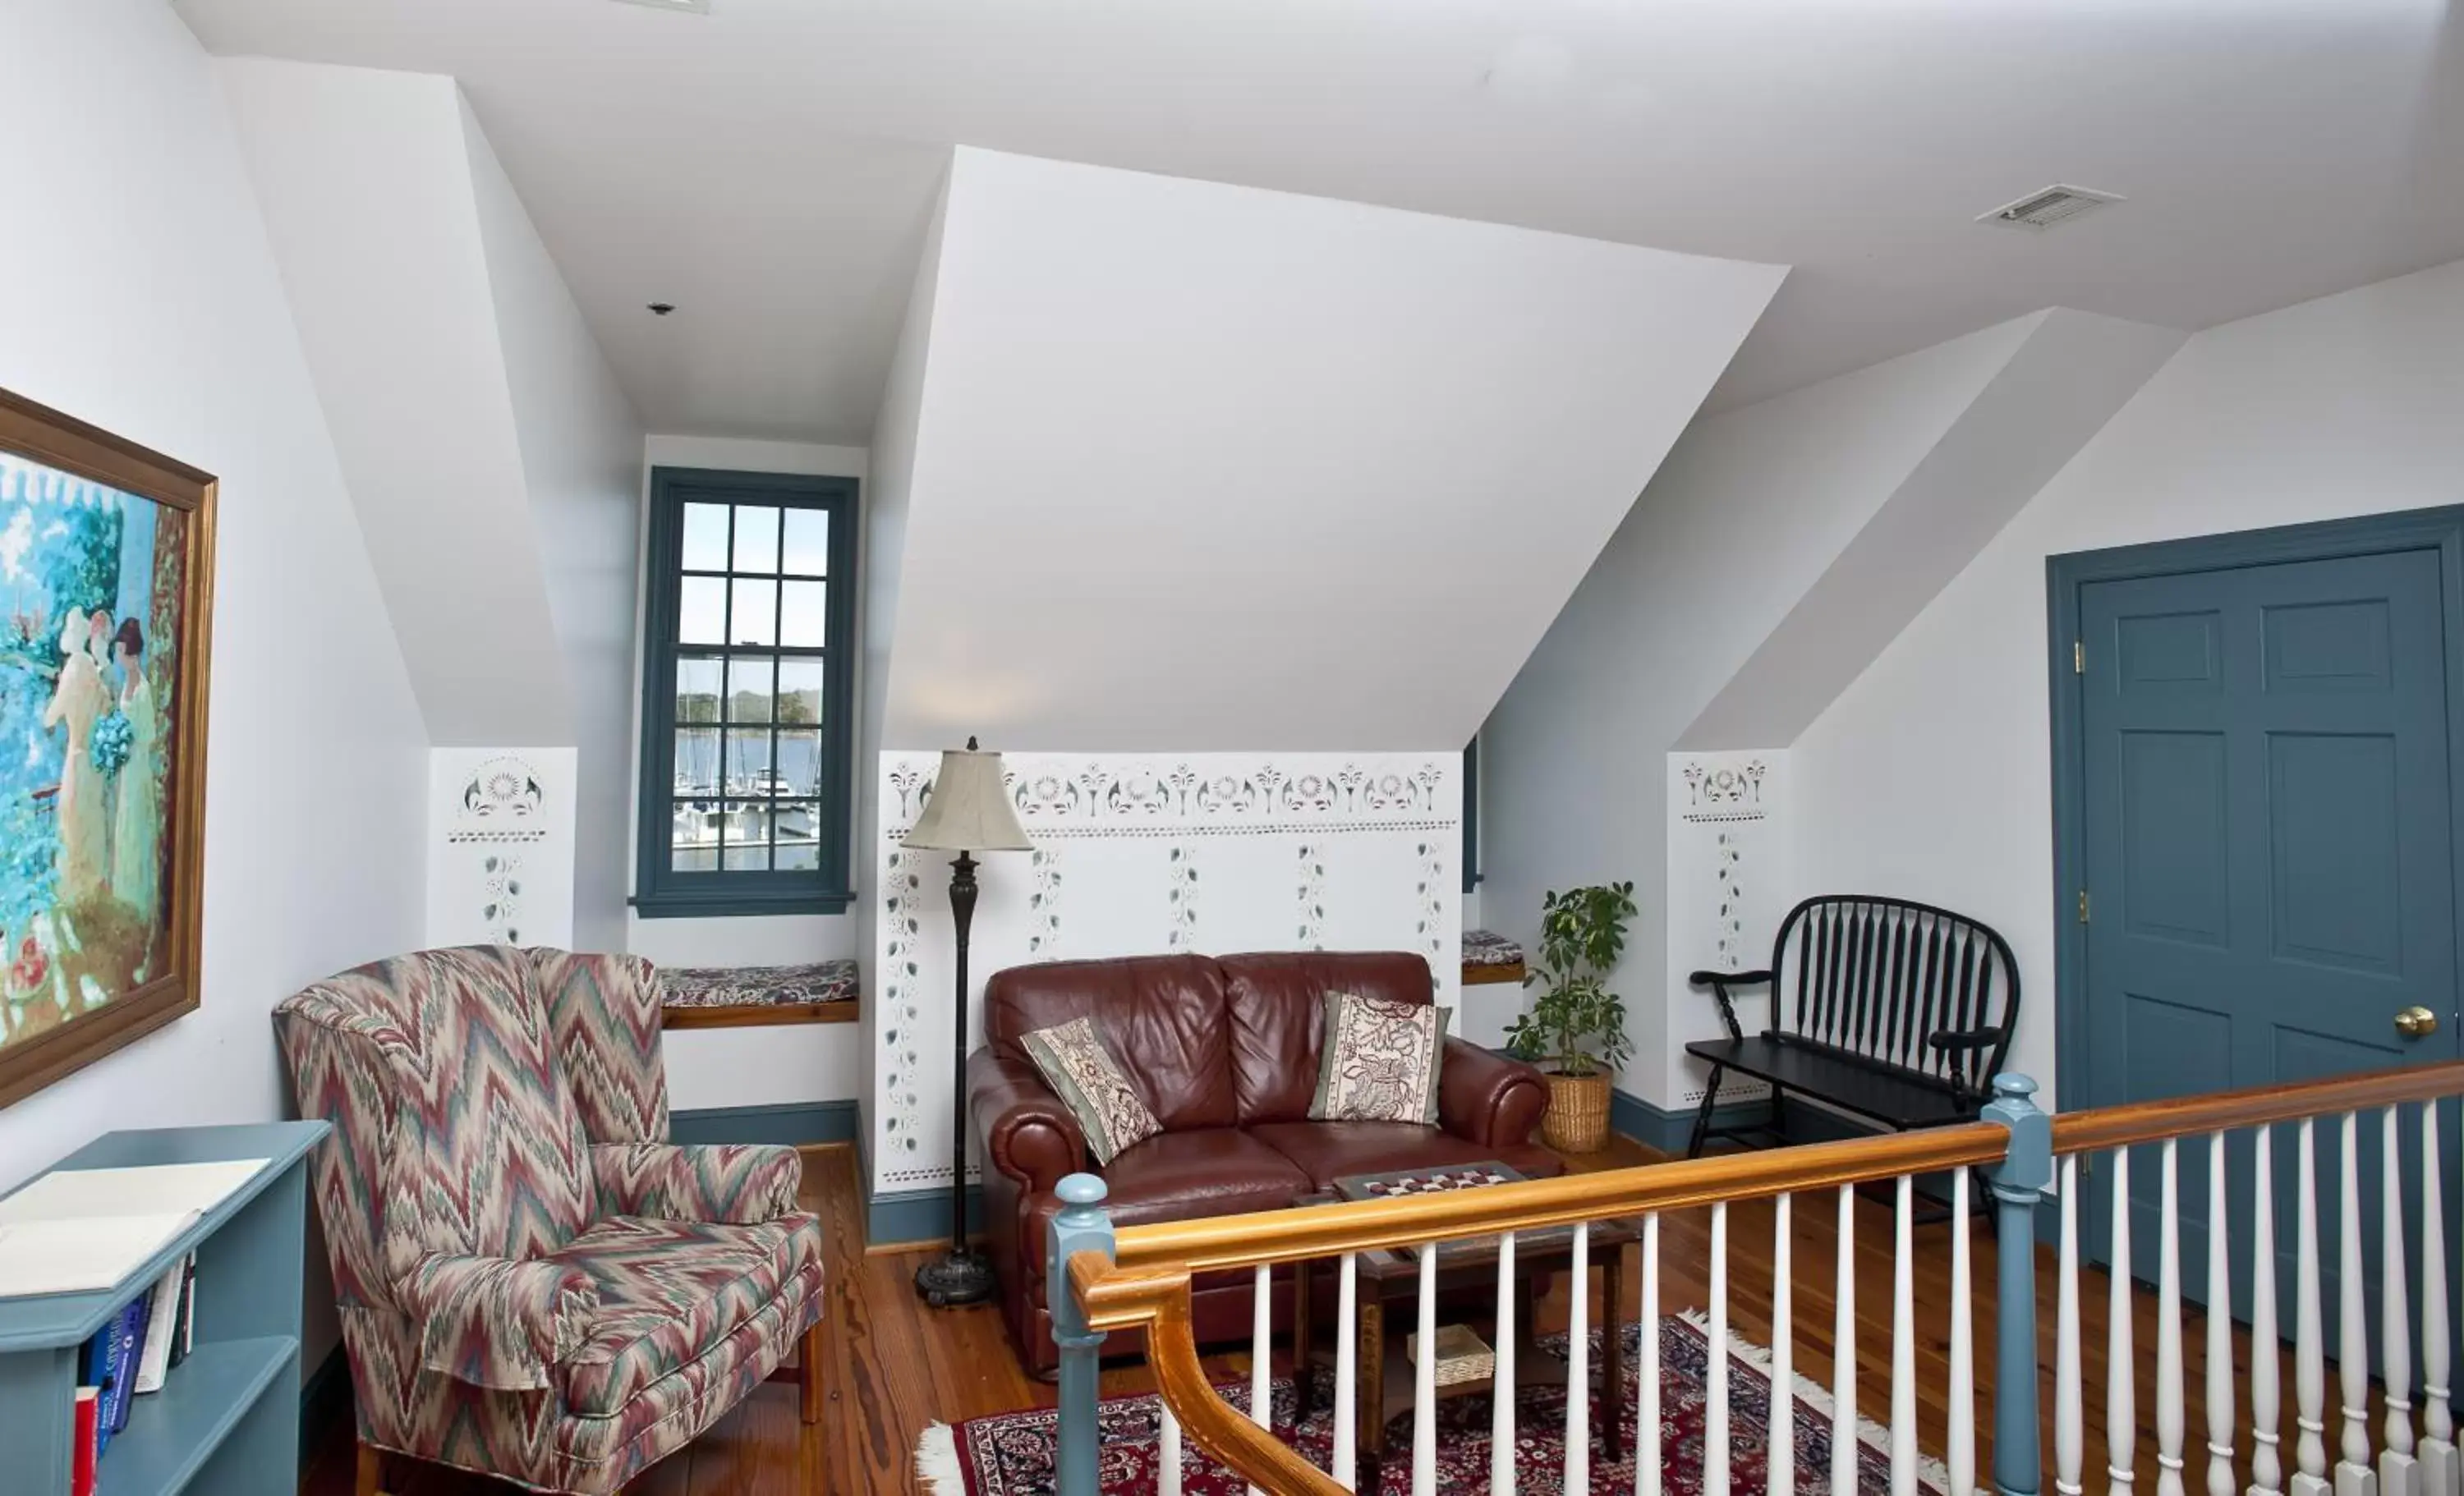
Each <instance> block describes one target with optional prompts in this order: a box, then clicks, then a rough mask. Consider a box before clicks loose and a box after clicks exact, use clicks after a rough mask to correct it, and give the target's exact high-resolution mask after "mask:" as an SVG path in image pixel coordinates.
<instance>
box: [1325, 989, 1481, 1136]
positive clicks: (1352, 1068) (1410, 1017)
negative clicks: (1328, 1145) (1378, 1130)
mask: <svg viewBox="0 0 2464 1496" xmlns="http://www.w3.org/2000/svg"><path fill="white" fill-rule="evenodd" d="M1452 1012H1453V1009H1451V1008H1441V1007H1438V1006H1436V1005H1434V1004H1432V1003H1427V1002H1394V1001H1387V1000H1386V999H1383V998H1364V997H1361V996H1359V995H1358V994H1356V993H1351V992H1330V993H1328V994H1327V995H1326V1023H1325V1031H1324V1033H1323V1034H1322V1035H1321V1039H1322V1044H1321V1045H1320V1050H1319V1059H1318V1069H1317V1095H1316V1096H1315V1097H1314V1098H1312V1099H1311V1100H1310V1102H1309V1120H1310V1121H1312V1122H1419V1123H1426V1124H1435V1123H1436V1121H1437V1120H1438V1065H1439V1062H1441V1060H1442V1059H1444V1057H1445V1052H1446V1019H1447V1017H1448V1016H1449V1015H1450V1014H1451V1013H1452Z"/></svg>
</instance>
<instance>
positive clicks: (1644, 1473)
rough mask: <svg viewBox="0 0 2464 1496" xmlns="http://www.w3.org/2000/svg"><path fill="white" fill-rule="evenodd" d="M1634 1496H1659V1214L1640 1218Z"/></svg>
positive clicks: (1655, 1213)
mask: <svg viewBox="0 0 2464 1496" xmlns="http://www.w3.org/2000/svg"><path fill="white" fill-rule="evenodd" d="M1635 1383H1636V1389H1637V1390H1636V1392H1635V1397H1634V1403H1635V1406H1634V1489H1635V1496H1660V1491H1661V1479H1660V1214H1659V1212H1657V1211H1654V1212H1653V1213H1652V1214H1650V1215H1648V1216H1645V1217H1643V1218H1642V1364H1641V1366H1640V1368H1639V1370H1638V1371H1637V1372H1636V1373H1635Z"/></svg>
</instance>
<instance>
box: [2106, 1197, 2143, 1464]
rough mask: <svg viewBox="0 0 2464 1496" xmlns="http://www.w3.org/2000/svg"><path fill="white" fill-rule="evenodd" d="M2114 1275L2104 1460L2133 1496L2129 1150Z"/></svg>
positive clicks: (2117, 1202)
mask: <svg viewBox="0 0 2464 1496" xmlns="http://www.w3.org/2000/svg"><path fill="white" fill-rule="evenodd" d="M2106 1255H2107V1257H2108V1258H2109V1259H2110V1261H2108V1262H2107V1264H2106V1270H2107V1271H2108V1272H2110V1273H2111V1274H2112V1281H2111V1283H2110V1284H2109V1286H2108V1289H2107V1297H2106V1299H2105V1301H2104V1355H2105V1361H2104V1460H2105V1469H2104V1473H2105V1479H2107V1480H2109V1481H2111V1482H2112V1483H2113V1491H2114V1496H2130V1491H2131V1488H2132V1485H2133V1483H2135V1482H2136V1481H2137V1480H2138V1476H2139V1466H2138V1460H2139V1362H2138V1359H2137V1358H2136V1357H2135V1356H2134V1355H2133V1354H2132V1353H2131V1333H2130V1313H2131V1304H2130V1150H2129V1149H2127V1148H2117V1149H2115V1150H2114V1151H2113V1241H2112V1243H2111V1245H2110V1246H2109V1247H2108V1249H2107V1253H2106Z"/></svg>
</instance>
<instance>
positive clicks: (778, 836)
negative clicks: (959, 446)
mask: <svg viewBox="0 0 2464 1496" xmlns="http://www.w3.org/2000/svg"><path fill="white" fill-rule="evenodd" d="M649 520H650V523H649V565H648V567H647V568H646V571H645V576H646V579H647V585H648V587H649V596H648V598H647V599H646V602H645V606H644V613H643V617H644V635H643V649H642V661H643V681H642V733H643V741H642V791H641V811H640V823H639V826H638V829H637V839H638V845H639V848H640V851H639V858H638V865H637V868H636V874H635V880H634V891H633V903H634V907H635V909H636V910H637V911H638V912H639V913H642V914H644V915H652V916H655V915H693V914H760V913H814V912H834V911H837V910H842V909H845V908H846V907H847V904H848V903H849V902H850V900H851V899H852V897H853V893H852V891H851V884H850V881H849V876H848V870H849V869H848V857H849V851H850V847H849V842H850V835H849V830H850V826H849V807H850V805H851V803H852V801H853V796H852V794H851V790H852V787H853V778H852V775H853V769H854V764H853V761H852V759H853V739H852V735H851V733H850V731H849V729H850V726H851V723H850V722H849V714H850V712H851V710H852V708H853V703H854V693H853V685H854V679H853V666H854V661H855V649H854V618H855V587H854V582H855V524H856V484H855V480H854V479H853V478H836V477H805V476H795V475H788V474H782V473H720V472H710V471H704V470H698V469H680V468H659V469H654V470H652V472H651V474H650V516H649Z"/></svg>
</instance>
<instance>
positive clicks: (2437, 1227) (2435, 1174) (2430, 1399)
mask: <svg viewBox="0 0 2464 1496" xmlns="http://www.w3.org/2000/svg"><path fill="white" fill-rule="evenodd" d="M2438 1152H2439V1137H2438V1103H2436V1102H2434V1101H2433V1102H2429V1103H2426V1104H2425V1105H2424V1106H2423V1107H2422V1109H2421V1398H2422V1402H2421V1478H2420V1482H2419V1487H2420V1490H2421V1496H2464V1461H2459V1460H2458V1459H2457V1457H2456V1450H2455V1415H2454V1412H2453V1408H2452V1407H2451V1406H2450V1404H2449V1401H2448V1398H2449V1397H2450V1396H2451V1393H2450V1389H2449V1386H2448V1381H2447V1378H2448V1376H2449V1375H2450V1371H2451V1367H2450V1364H2449V1361H2448V1343H2447V1335H2448V1328H2447V1327H2448V1319H2447V1313H2448V1308H2447V1305H2448V1300H2447V1292H2448V1288H2447V1284H2448V1279H2447V1202H2446V1200H2445V1199H2444V1198H2443V1192H2444V1189H2445V1186H2444V1185H2442V1184H2441V1183H2440V1182H2439V1162H2440V1160H2439V1157H2438Z"/></svg>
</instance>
